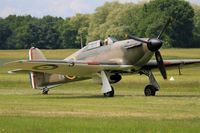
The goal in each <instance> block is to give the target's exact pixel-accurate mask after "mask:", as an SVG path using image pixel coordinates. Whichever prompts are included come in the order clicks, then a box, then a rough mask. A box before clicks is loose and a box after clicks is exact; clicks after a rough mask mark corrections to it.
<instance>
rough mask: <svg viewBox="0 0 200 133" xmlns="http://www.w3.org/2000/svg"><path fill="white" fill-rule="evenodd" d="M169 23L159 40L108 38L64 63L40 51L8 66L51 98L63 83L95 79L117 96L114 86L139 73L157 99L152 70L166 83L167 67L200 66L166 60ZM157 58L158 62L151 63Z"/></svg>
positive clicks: (147, 90)
mask: <svg viewBox="0 0 200 133" xmlns="http://www.w3.org/2000/svg"><path fill="white" fill-rule="evenodd" d="M168 24H169V21H168V22H167V23H166V25H165V26H164V27H163V29H162V31H161V33H160V34H159V35H158V37H157V38H138V37H135V36H131V35H129V36H128V39H126V40H121V41H117V40H116V39H114V38H112V37H108V38H107V39H106V40H105V41H104V42H102V41H101V40H97V41H94V42H90V43H88V44H87V45H86V46H85V47H83V48H82V49H80V50H78V51H77V52H75V53H74V54H72V55H70V56H69V57H67V58H65V59H64V60H47V59H46V58H45V56H44V55H43V54H42V52H41V51H40V50H39V49H38V48H34V47H32V48H31V49H30V50H29V60H19V61H14V62H10V63H7V64H6V66H7V67H10V68H12V70H11V71H9V72H10V73H15V72H28V73H29V74H30V82H31V85H32V88H34V89H41V90H42V92H43V94H48V91H49V89H50V88H52V87H55V86H58V85H60V84H63V83H68V82H73V81H78V80H82V79H88V78H92V79H94V81H95V82H96V83H99V84H101V85H102V93H103V94H104V96H105V97H113V96H114V88H113V87H112V86H111V84H114V83H117V82H119V81H120V80H121V78H122V77H121V74H123V73H139V74H144V75H146V76H148V78H149V85H147V86H146V87H145V89H144V93H145V95H146V96H155V94H156V91H158V90H159V89H160V87H159V85H158V83H157V81H156V79H155V78H154V75H153V73H152V70H153V69H156V68H158V69H159V70H160V72H161V75H162V76H163V78H164V79H167V74H166V70H165V67H173V68H179V67H180V66H182V65H189V64H198V65H199V64H200V59H195V60H194V59H193V60H164V61H163V59H162V56H161V54H160V52H159V49H160V48H161V46H162V44H163V41H162V40H161V39H160V38H161V35H162V33H163V31H164V30H165V29H166V27H167V25H168ZM154 54H155V57H156V60H151V58H152V56H153V55H154Z"/></svg>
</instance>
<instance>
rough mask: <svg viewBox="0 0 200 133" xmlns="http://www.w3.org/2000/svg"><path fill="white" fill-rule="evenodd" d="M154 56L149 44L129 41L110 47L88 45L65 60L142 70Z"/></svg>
mask: <svg viewBox="0 0 200 133" xmlns="http://www.w3.org/2000/svg"><path fill="white" fill-rule="evenodd" d="M153 54H154V53H153V52H151V51H150V50H149V49H148V47H147V44H144V43H141V42H138V41H135V40H133V39H128V40H123V41H117V42H115V43H113V44H110V45H99V46H90V45H87V46H85V47H84V48H82V49H80V50H79V51H77V52H76V53H74V54H72V55H70V56H69V57H67V58H66V59H65V60H84V61H90V62H100V63H101V64H108V65H109V64H117V65H133V68H134V69H140V68H141V67H142V66H144V65H145V64H146V63H147V62H148V61H149V60H150V59H151V58H152V56H153Z"/></svg>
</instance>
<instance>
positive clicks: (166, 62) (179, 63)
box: [143, 59, 200, 69]
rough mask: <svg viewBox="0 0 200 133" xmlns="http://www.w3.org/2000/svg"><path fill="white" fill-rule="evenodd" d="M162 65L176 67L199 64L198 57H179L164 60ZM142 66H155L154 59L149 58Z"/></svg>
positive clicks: (196, 65)
mask: <svg viewBox="0 0 200 133" xmlns="http://www.w3.org/2000/svg"><path fill="white" fill-rule="evenodd" d="M164 65H165V67H166V68H172V69H173V68H177V67H182V66H184V67H187V68H193V67H199V66H200V59H180V60H164ZM143 68H150V69H154V68H157V62H156V60H150V61H149V62H148V63H147V64H146V65H145V66H143Z"/></svg>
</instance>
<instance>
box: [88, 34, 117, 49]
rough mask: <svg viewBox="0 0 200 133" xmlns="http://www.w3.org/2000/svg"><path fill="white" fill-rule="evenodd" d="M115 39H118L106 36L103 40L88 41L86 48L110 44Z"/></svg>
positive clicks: (115, 40)
mask: <svg viewBox="0 0 200 133" xmlns="http://www.w3.org/2000/svg"><path fill="white" fill-rule="evenodd" d="M117 41H118V40H117V39H116V38H114V37H108V38H106V39H105V40H104V42H103V41H101V40H97V41H93V42H89V43H88V45H87V50H90V49H94V48H98V47H101V46H105V45H111V44H114V43H115V42H117Z"/></svg>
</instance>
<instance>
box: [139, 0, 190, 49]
mask: <svg viewBox="0 0 200 133" xmlns="http://www.w3.org/2000/svg"><path fill="white" fill-rule="evenodd" d="M193 16H194V11H193V8H192V7H191V5H190V4H189V3H188V2H186V1H182V0H152V1H150V2H149V3H147V4H145V5H144V7H143V15H142V18H143V20H142V21H141V23H140V24H139V27H138V30H139V31H138V33H139V35H141V36H150V37H156V36H157V35H158V34H159V32H160V30H161V29H162V28H161V27H162V26H163V25H164V23H166V21H167V19H168V18H170V17H171V18H173V22H172V23H171V25H170V26H169V28H168V30H167V31H166V34H165V35H164V38H170V40H169V39H164V40H168V41H170V42H168V44H170V45H171V47H191V45H192V43H191V40H192V38H193V37H192V30H193ZM165 36H168V37H165Z"/></svg>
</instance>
